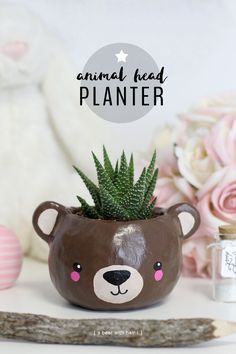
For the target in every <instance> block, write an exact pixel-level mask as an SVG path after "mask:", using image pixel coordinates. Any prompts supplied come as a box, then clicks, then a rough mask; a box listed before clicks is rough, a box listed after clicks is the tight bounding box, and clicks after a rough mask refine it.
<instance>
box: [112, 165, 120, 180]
mask: <svg viewBox="0 0 236 354" xmlns="http://www.w3.org/2000/svg"><path fill="white" fill-rule="evenodd" d="M118 173H119V160H117V161H116V166H115V171H114V177H113V183H114V184H115V182H116V180H117V178H118Z"/></svg>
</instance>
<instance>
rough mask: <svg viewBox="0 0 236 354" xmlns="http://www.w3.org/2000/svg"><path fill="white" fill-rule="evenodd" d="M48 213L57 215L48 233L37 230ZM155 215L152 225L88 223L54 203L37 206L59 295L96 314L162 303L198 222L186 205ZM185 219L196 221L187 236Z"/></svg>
mask: <svg viewBox="0 0 236 354" xmlns="http://www.w3.org/2000/svg"><path fill="white" fill-rule="evenodd" d="M48 209H55V210H56V211H57V212H58V214H57V218H56V222H55V225H54V226H53V229H52V231H51V233H50V234H46V233H45V232H43V230H42V228H40V226H39V224H40V222H39V221H40V217H41V214H42V213H44V212H45V211H46V210H48ZM155 212H156V216H155V217H154V218H152V219H148V220H134V221H112V220H97V219H89V218H86V217H84V216H81V215H79V209H76V208H65V207H64V206H62V205H59V204H58V203H54V202H45V203H42V204H41V205H39V207H38V208H37V209H36V210H35V212H34V216H33V225H34V228H35V230H36V232H37V233H38V235H39V236H40V237H41V238H42V239H44V240H45V241H46V242H47V243H48V244H49V247H50V253H49V271H50V276H51V279H52V282H53V284H54V285H55V287H56V289H57V290H58V292H59V293H60V294H61V295H62V296H63V297H64V298H66V299H67V300H68V301H69V302H71V303H73V304H76V305H80V306H82V307H86V308H89V309H94V310H126V309H134V308H140V307H144V306H148V305H152V304H155V303H157V302H158V301H160V300H162V299H163V298H164V297H165V296H166V295H168V294H169V293H170V291H171V290H172V289H173V288H174V286H175V284H176V282H177V280H178V278H179V275H180V271H181V264H182V252H181V244H182V240H183V239H186V238H188V237H189V236H191V235H192V234H193V233H194V232H195V231H196V229H197V228H198V226H199V221H200V217H199V213H198V211H197V210H196V209H195V208H194V207H192V206H191V205H189V204H187V203H183V204H177V205H174V206H172V207H171V208H169V209H160V208H158V209H156V210H155ZM184 214H185V215H186V214H188V215H189V214H190V215H191V216H192V221H193V225H192V228H191V229H190V230H188V231H185V232H183V230H184V227H183V226H181V225H182V224H181V218H182V216H183V215H184Z"/></svg>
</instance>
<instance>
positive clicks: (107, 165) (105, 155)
mask: <svg viewBox="0 0 236 354" xmlns="http://www.w3.org/2000/svg"><path fill="white" fill-rule="evenodd" d="M103 162H104V168H105V170H106V172H107V173H108V175H109V177H110V179H111V180H113V178H114V173H115V171H114V169H113V166H112V164H111V161H110V159H109V156H108V153H107V151H106V148H105V146H104V145H103Z"/></svg>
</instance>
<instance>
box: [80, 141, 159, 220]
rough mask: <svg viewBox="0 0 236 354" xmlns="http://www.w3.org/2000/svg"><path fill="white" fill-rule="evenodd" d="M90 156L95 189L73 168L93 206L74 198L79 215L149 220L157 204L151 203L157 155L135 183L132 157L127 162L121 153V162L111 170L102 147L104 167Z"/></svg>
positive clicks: (118, 161)
mask: <svg viewBox="0 0 236 354" xmlns="http://www.w3.org/2000/svg"><path fill="white" fill-rule="evenodd" d="M92 154H93V159H94V163H95V167H96V171H97V179H98V186H97V185H96V184H95V183H93V182H92V181H91V180H90V179H89V178H88V177H87V176H86V175H85V174H84V173H83V172H82V171H81V170H80V169H79V168H77V167H75V166H74V168H75V170H76V171H77V172H78V174H79V175H80V177H81V179H82V180H83V182H84V184H85V186H86V187H87V189H88V191H89V193H90V194H91V197H92V199H93V202H94V205H93V206H91V205H89V204H88V203H87V202H86V201H85V200H84V199H83V198H81V197H79V196H77V198H78V200H79V201H80V204H81V212H82V214H83V215H84V216H86V217H89V218H93V219H105V220H110V219H111V220H137V219H148V218H151V217H152V215H153V209H154V206H155V202H156V198H154V199H153V192H154V189H155V186H156V181H157V175H158V169H157V168H155V163H156V151H154V153H153V156H152V159H151V162H150V164H149V166H148V167H147V168H144V169H143V171H142V173H141V175H140V177H139V178H138V180H137V181H136V182H134V161H133V155H131V157H130V160H129V162H127V158H126V156H125V153H124V151H123V153H122V155H121V158H120V160H117V162H116V165H115V167H113V166H112V163H111V161H110V158H109V156H108V153H107V151H106V149H105V147H103V164H102V163H101V162H100V161H99V160H98V158H97V157H96V155H95V154H94V153H92Z"/></svg>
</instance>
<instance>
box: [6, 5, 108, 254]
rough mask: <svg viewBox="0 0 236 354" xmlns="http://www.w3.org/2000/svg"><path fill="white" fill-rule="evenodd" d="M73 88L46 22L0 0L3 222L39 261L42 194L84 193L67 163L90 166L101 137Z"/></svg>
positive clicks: (66, 198) (72, 196)
mask: <svg viewBox="0 0 236 354" xmlns="http://www.w3.org/2000/svg"><path fill="white" fill-rule="evenodd" d="M22 48H23V49H25V52H24V53H23V54H22V53H21V50H22ZM78 91H79V90H78V86H76V79H75V77H73V74H72V70H71V65H70V63H69V61H68V59H67V55H66V53H65V52H64V50H63V49H62V46H61V45H60V43H59V42H58V40H57V39H55V38H54V37H53V36H52V35H51V34H50V33H49V32H48V30H47V29H46V27H45V25H44V24H43V23H42V22H41V21H40V20H39V19H38V18H37V17H35V16H34V15H33V14H31V13H30V12H29V11H28V10H26V9H25V8H22V7H18V6H16V5H8V4H5V5H3V4H0V168H1V170H0V201H1V207H0V224H4V225H5V226H7V227H10V228H12V229H13V230H14V231H15V232H16V233H17V235H18V236H19V238H20V241H21V244H22V247H23V250H24V252H25V253H28V254H30V255H31V256H33V257H35V258H38V259H41V260H46V259H47V254H48V246H47V244H46V243H45V242H43V241H42V240H40V239H39V237H37V236H36V235H35V232H34V231H33V228H32V223H31V218H32V213H33V211H34V209H35V208H36V206H37V205H38V204H39V203H41V202H42V201H45V200H55V201H58V202H60V203H62V204H66V205H76V204H77V202H76V194H78V193H81V192H82V194H83V193H84V192H83V190H82V191H81V188H82V183H81V181H80V179H79V177H78V176H77V175H76V174H75V173H74V172H73V170H72V167H71V165H72V163H75V164H79V166H80V167H82V168H83V169H85V170H86V172H88V165H89V164H88V162H87V161H88V153H89V151H90V150H91V149H95V150H96V149H97V146H98V145H100V144H101V142H100V141H99V140H98V138H97V136H98V130H97V129H96V121H94V118H93V116H91V114H90V113H89V111H88V110H86V109H83V110H81V108H80V107H79V105H78ZM91 127H92V128H91ZM103 135H104V132H103ZM91 165H92V164H91Z"/></svg>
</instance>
